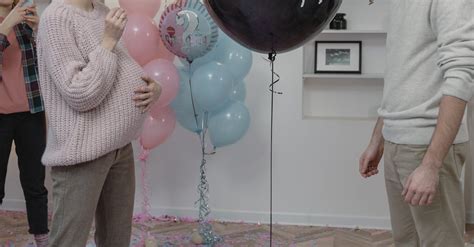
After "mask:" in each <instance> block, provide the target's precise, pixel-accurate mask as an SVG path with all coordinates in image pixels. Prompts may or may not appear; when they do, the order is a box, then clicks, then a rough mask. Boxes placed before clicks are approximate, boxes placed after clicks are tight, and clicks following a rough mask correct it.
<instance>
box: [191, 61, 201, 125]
mask: <svg viewBox="0 0 474 247" xmlns="http://www.w3.org/2000/svg"><path fill="white" fill-rule="evenodd" d="M192 63H193V62H192V61H188V65H189V67H188V72H189V80H188V84H189V92H190V93H191V103H192V105H193V114H194V120H195V121H196V130H197V131H198V134H200V133H201V131H202V129H201V128H200V126H199V123H198V122H199V120H198V114H197V112H196V104H195V103H194V95H193V87H192V82H191V76H192V74H191V65H192Z"/></svg>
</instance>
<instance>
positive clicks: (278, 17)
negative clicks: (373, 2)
mask: <svg viewBox="0 0 474 247" xmlns="http://www.w3.org/2000/svg"><path fill="white" fill-rule="evenodd" d="M341 3H342V0H205V4H206V7H207V9H208V11H209V13H210V14H211V16H212V17H213V19H214V21H215V22H216V23H217V24H218V25H219V27H220V28H221V29H222V30H224V32H225V33H227V35H229V36H230V37H231V38H232V39H234V40H235V41H237V42H239V43H240V44H242V45H244V46H245V47H247V48H249V49H251V50H254V51H257V52H261V53H270V52H272V51H275V52H279V53H281V52H285V51H289V50H292V49H295V48H298V47H300V46H302V45H303V44H304V43H306V42H308V41H310V40H311V39H312V38H314V36H316V35H318V34H319V33H320V32H321V31H322V30H323V29H324V27H325V26H326V25H327V24H328V23H329V22H330V21H331V20H332V19H333V18H334V15H335V14H336V12H337V10H338V9H339V7H340V5H341Z"/></svg>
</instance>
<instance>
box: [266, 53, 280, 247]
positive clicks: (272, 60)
mask: <svg viewBox="0 0 474 247" xmlns="http://www.w3.org/2000/svg"><path fill="white" fill-rule="evenodd" d="M276 55H277V53H276V51H275V50H273V49H272V52H271V53H269V54H268V59H269V60H270V65H271V72H272V83H271V84H270V92H271V93H272V95H271V114H270V115H271V120H270V247H271V246H272V245H273V126H274V112H275V108H274V106H275V94H278V95H281V94H283V93H282V92H275V90H274V89H275V84H277V83H278V82H279V81H280V76H279V75H278V74H277V73H275V60H276ZM275 76H276V77H277V78H276V80H275Z"/></svg>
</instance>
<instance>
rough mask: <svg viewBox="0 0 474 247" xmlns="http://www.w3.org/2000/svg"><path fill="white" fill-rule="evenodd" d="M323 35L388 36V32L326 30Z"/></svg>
mask: <svg viewBox="0 0 474 247" xmlns="http://www.w3.org/2000/svg"><path fill="white" fill-rule="evenodd" d="M322 34H383V35H386V34H387V31H386V30H382V29H380V30H331V29H326V30H324V31H323V32H322Z"/></svg>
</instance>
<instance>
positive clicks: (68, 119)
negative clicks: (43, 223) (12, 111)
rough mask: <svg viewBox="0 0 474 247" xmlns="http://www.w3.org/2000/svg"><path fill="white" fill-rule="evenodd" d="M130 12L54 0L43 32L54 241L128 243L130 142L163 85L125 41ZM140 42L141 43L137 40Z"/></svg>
mask: <svg viewBox="0 0 474 247" xmlns="http://www.w3.org/2000/svg"><path fill="white" fill-rule="evenodd" d="M126 23H127V14H126V13H125V11H124V10H123V9H119V8H116V9H112V10H109V9H108V8H107V7H106V6H105V5H103V4H102V3H100V2H99V1H96V0H55V1H53V2H52V3H51V4H50V5H49V6H48V7H47V8H46V10H45V11H44V12H43V14H42V16H41V21H40V27H39V31H38V68H39V74H40V85H41V92H42V94H43V98H44V104H45V108H46V112H47V118H48V121H47V122H48V142H47V146H46V150H45V153H44V155H43V158H42V161H43V163H44V164H45V165H46V166H50V167H51V177H52V179H53V200H54V210H53V211H54V212H53V222H52V226H51V235H50V247H84V246H85V245H86V244H87V241H88V238H89V230H90V228H91V226H92V222H93V221H94V219H95V223H96V224H95V226H96V227H95V229H96V231H95V237H96V238H95V240H96V245H97V246H100V247H128V246H129V243H130V237H131V228H132V214H133V205H134V193H135V174H134V171H135V167H134V157H133V150H132V146H131V144H130V143H131V141H132V140H134V139H135V138H136V137H137V135H138V133H139V131H140V129H141V127H142V126H143V122H144V119H145V113H146V111H147V110H148V109H150V107H151V105H152V103H153V102H154V101H156V100H157V99H158V97H159V96H160V93H161V88H160V86H159V85H158V83H156V82H155V81H153V80H151V79H149V78H146V77H143V76H144V71H143V69H142V68H141V66H140V65H138V64H137V62H135V61H134V60H133V58H131V56H130V55H129V54H128V52H127V50H126V49H125V46H124V44H123V42H122V40H121V37H122V34H123V31H124V28H125V25H126ZM136 45H138V46H139V45H140V44H139V43H138V44H136Z"/></svg>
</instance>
